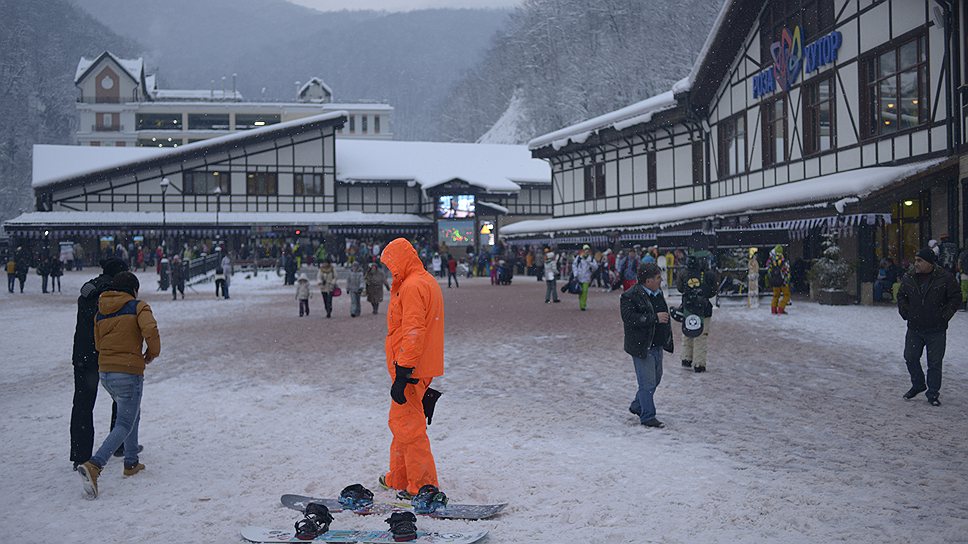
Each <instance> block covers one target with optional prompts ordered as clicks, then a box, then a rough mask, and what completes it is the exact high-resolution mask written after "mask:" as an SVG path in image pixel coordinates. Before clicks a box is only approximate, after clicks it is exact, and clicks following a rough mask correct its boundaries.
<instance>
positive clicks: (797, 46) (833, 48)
mask: <svg viewBox="0 0 968 544" xmlns="http://www.w3.org/2000/svg"><path fill="white" fill-rule="evenodd" d="M802 43H803V40H802V38H801V35H800V26H799V25H798V26H795V27H793V31H792V32H791V31H790V29H788V28H784V29H783V30H782V31H781V32H780V39H779V40H777V41H775V42H773V44H772V45H771V46H770V55H771V56H772V57H773V66H771V67H769V68H767V69H765V70H763V71H762V72H760V73H758V74H756V75H754V76H753V78H752V79H753V98H761V97H763V96H766V95H768V94H771V93H774V92H776V88H777V85H779V86H780V88H782V89H783V90H784V91H786V92H789V91H790V88H791V87H793V85H794V84H796V82H797V80H799V79H800V73H801V72H804V71H805V72H806V73H808V74H809V73H811V72H815V71H817V70H819V69H820V68H821V67H823V66H826V65H828V64H831V63H834V62H836V61H837V52H838V51H839V50H840V45H841V44H842V43H843V36H842V35H841V34H840V32H838V31H836V30H835V31H833V32H831V33H829V34H826V35H824V36H822V37H820V38H818V39H817V40H815V41H814V42H813V43H810V44H808V45H807V46H806V47H803V46H802Z"/></svg>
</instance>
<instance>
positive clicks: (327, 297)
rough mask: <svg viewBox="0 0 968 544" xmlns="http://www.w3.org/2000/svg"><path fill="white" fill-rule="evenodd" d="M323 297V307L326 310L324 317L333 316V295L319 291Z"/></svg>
mask: <svg viewBox="0 0 968 544" xmlns="http://www.w3.org/2000/svg"><path fill="white" fill-rule="evenodd" d="M320 294H321V295H323V307H325V308H326V317H329V316H330V315H332V314H333V293H327V292H326V291H321V292H320Z"/></svg>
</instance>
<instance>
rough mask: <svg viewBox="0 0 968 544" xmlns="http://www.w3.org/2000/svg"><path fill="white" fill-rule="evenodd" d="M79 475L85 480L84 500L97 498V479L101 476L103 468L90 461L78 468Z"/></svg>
mask: <svg viewBox="0 0 968 544" xmlns="http://www.w3.org/2000/svg"><path fill="white" fill-rule="evenodd" d="M77 473H78V474H80V475H81V479H82V480H84V498H85V499H96V498H97V478H98V476H100V475H101V467H99V466H97V465H95V464H94V463H92V462H91V461H88V462H86V463H84V464H82V465H80V466H78V467H77Z"/></svg>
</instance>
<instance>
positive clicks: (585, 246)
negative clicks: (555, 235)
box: [581, 244, 592, 249]
mask: <svg viewBox="0 0 968 544" xmlns="http://www.w3.org/2000/svg"><path fill="white" fill-rule="evenodd" d="M581 248H582V249H591V248H592V246H590V245H588V244H585V245H583V246H581Z"/></svg>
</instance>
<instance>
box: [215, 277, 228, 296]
mask: <svg viewBox="0 0 968 544" xmlns="http://www.w3.org/2000/svg"><path fill="white" fill-rule="evenodd" d="M219 293H221V294H222V296H223V297H224V296H226V295H225V280H223V279H218V280H215V298H218V297H219Z"/></svg>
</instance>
